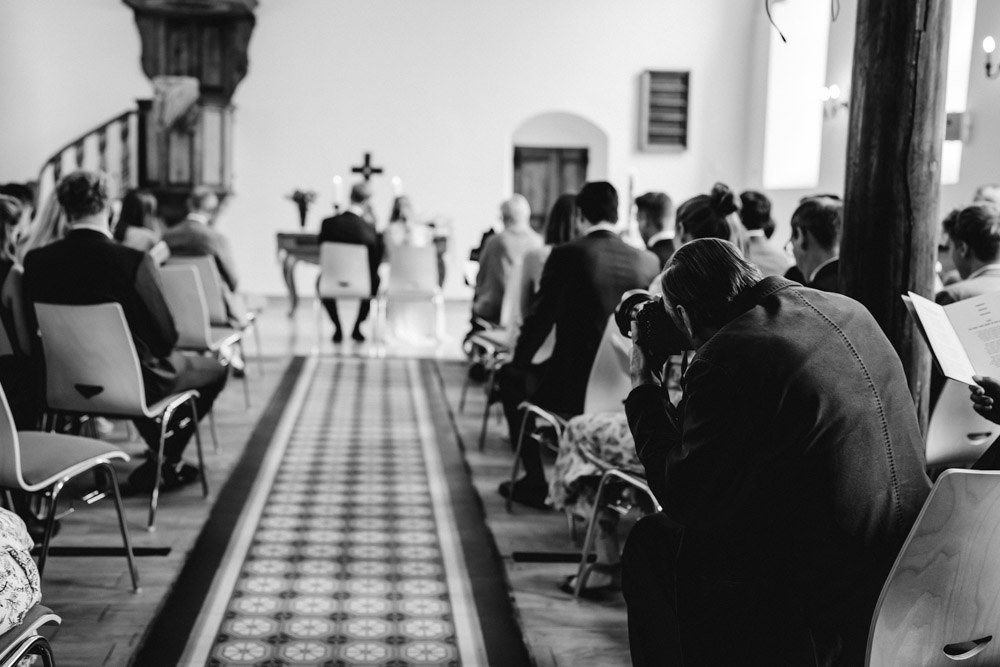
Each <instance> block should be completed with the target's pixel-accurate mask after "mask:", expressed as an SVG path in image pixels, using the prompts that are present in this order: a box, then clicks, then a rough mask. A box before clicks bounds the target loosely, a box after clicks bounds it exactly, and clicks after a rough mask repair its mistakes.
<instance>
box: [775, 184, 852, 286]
mask: <svg viewBox="0 0 1000 667" xmlns="http://www.w3.org/2000/svg"><path fill="white" fill-rule="evenodd" d="M843 221H844V204H843V202H841V201H840V199H839V198H835V197H831V196H829V195H817V196H815V197H806V198H805V199H803V200H802V203H801V204H799V207H798V208H797V209H795V213H793V214H792V238H791V240H790V241H789V245H791V247H792V254H793V255H794V256H795V266H793V267H791V268H790V269H789V270H788V271H786V272H785V277H786V278H788V279H789V280H796V281H797V282H801V283H802V284H803V285H805V286H806V287H812V288H813V289H818V290H823V291H824V292H837V291H839V289H840V287H839V285H838V281H839V274H840V268H839V267H840V260H839V258H840V230H841V227H842V225H843Z"/></svg>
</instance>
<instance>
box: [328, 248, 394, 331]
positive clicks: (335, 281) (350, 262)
mask: <svg viewBox="0 0 1000 667" xmlns="http://www.w3.org/2000/svg"><path fill="white" fill-rule="evenodd" d="M319 267H320V274H319V283H318V284H317V286H316V292H317V294H318V295H319V298H320V299H321V300H322V299H359V300H364V299H371V298H372V296H373V295H372V276H371V264H370V262H369V259H368V246H366V245H362V244H360V243H332V242H326V243H322V244H321V245H320V247H319ZM322 317H323V314H322V312H321V311H320V303H319V302H318V301H317V303H316V326H317V331H318V332H320V336H319V338H320V340H322V324H321V323H322ZM378 325H379V322H378V314H377V313H376V316H375V322H374V326H375V329H376V331H375V332H374V334H373V336H372V337H373V338H374V339H375V340H378Z"/></svg>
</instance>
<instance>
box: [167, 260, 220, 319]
mask: <svg viewBox="0 0 1000 667" xmlns="http://www.w3.org/2000/svg"><path fill="white" fill-rule="evenodd" d="M178 264H190V265H191V266H194V267H195V268H196V269H198V275H199V276H200V277H201V286H202V287H203V288H204V290H205V305H207V306H208V321H209V322H210V323H211V325H212V326H219V327H222V326H226V325H228V324H229V313H228V312H227V309H226V299H225V293H226V288H225V287H224V286H223V284H222V275H221V274H220V273H219V267H218V265H217V264H216V263H215V258H214V257H212V256H211V255H194V256H184V255H180V256H178V255H171V256H170V259H168V260H167V263H166V266H170V265H178Z"/></svg>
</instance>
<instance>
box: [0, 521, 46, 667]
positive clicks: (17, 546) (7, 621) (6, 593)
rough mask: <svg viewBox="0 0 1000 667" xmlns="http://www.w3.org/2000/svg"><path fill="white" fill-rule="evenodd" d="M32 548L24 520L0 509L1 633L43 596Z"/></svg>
mask: <svg viewBox="0 0 1000 667" xmlns="http://www.w3.org/2000/svg"><path fill="white" fill-rule="evenodd" d="M32 547H34V543H33V542H32V540H31V535H29V534H28V530H27V528H25V525H24V522H23V521H21V519H19V518H18V516H17V515H16V514H14V513H13V512H11V511H10V510H6V509H3V508H0V581H2V582H3V586H0V634H3V633H5V632H7V631H8V630H10V629H11V628H16V627H17V626H19V625H20V624H21V621H23V620H24V615H25V614H26V613H28V610H29V609H31V608H32V607H34V606H35V605H36V604H38V603H39V602H40V601H41V599H42V586H41V580H40V578H39V576H38V568H37V567H36V566H35V561H34V560H32V558H31V549H32ZM32 664H34V663H32Z"/></svg>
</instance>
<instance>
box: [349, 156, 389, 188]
mask: <svg viewBox="0 0 1000 667" xmlns="http://www.w3.org/2000/svg"><path fill="white" fill-rule="evenodd" d="M351 173H354V174H361V175H362V176H363V177H364V179H365V180H366V181H370V180H371V178H372V174H381V173H382V167H375V166H373V165H372V154H371V153H365V163H364V164H363V165H361V166H359V167H351Z"/></svg>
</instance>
